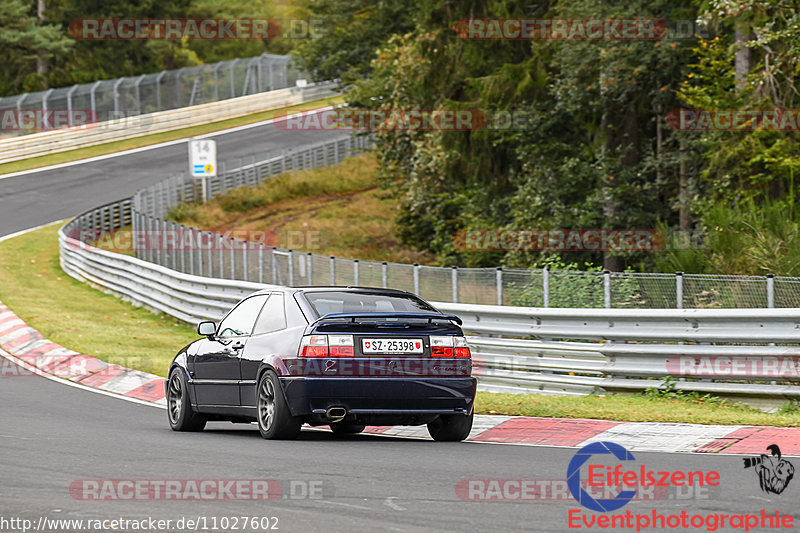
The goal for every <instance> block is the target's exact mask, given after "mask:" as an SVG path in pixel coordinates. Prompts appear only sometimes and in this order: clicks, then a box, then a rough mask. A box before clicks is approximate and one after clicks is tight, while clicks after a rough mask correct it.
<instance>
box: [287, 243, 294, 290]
mask: <svg viewBox="0 0 800 533" xmlns="http://www.w3.org/2000/svg"><path fill="white" fill-rule="evenodd" d="M287 258H288V260H289V286H290V287H294V252H292V251H291V250H289V255H288V256H287Z"/></svg>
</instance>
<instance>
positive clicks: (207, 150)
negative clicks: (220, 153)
mask: <svg viewBox="0 0 800 533" xmlns="http://www.w3.org/2000/svg"><path fill="white" fill-rule="evenodd" d="M189 172H190V173H191V175H192V176H193V177H196V178H213V177H215V176H216V175H217V141H215V140H213V139H190V140H189Z"/></svg>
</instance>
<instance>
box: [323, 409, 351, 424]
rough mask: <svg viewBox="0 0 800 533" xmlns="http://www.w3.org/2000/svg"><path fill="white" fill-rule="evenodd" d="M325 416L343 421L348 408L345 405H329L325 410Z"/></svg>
mask: <svg viewBox="0 0 800 533" xmlns="http://www.w3.org/2000/svg"><path fill="white" fill-rule="evenodd" d="M325 416H327V417H328V420H330V421H331V422H341V421H342V420H344V417H346V416H347V409H345V408H344V407H329V408H328V410H327V411H326V412H325Z"/></svg>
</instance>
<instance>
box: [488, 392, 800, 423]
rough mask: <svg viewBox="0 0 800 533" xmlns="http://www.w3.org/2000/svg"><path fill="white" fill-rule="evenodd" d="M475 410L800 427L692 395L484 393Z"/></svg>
mask: <svg viewBox="0 0 800 533" xmlns="http://www.w3.org/2000/svg"><path fill="white" fill-rule="evenodd" d="M475 412H476V413H479V414H490V415H513V416H542V417H559V418H593V419H604V420H619V421H622V422H684V423H691V424H743V425H754V426H762V425H763V426H800V412H798V411H797V409H793V408H785V409H782V410H781V411H779V412H777V413H763V412H761V411H759V410H757V409H753V408H751V407H748V406H746V405H743V404H740V403H734V402H728V401H724V400H719V399H715V398H702V397H692V396H686V397H675V398H668V397H659V396H650V395H644V394H642V395H627V394H626V395H608V396H577V397H573V396H546V395H541V394H531V395H524V394H497V393H490V392H481V393H479V394H478V399H477V401H476V404H475Z"/></svg>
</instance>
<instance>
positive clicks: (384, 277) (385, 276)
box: [381, 261, 389, 289]
mask: <svg viewBox="0 0 800 533" xmlns="http://www.w3.org/2000/svg"><path fill="white" fill-rule="evenodd" d="M388 267H389V265H388V263H387V262H386V261H383V262H382V263H381V281H382V282H383V288H384V289H385V288H387V287H388V286H389V272H388Z"/></svg>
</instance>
